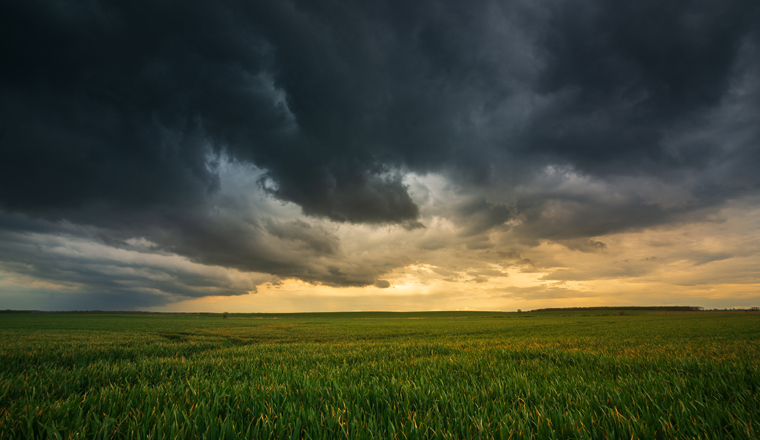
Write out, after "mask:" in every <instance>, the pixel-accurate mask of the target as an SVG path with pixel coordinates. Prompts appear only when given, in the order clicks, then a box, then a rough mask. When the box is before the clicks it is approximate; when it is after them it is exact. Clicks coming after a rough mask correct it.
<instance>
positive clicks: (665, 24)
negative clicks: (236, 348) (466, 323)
mask: <svg viewBox="0 0 760 440" xmlns="http://www.w3.org/2000/svg"><path fill="white" fill-rule="evenodd" d="M759 22H760V5H758V4H757V2H753V1H743V0H736V1H724V2H719V3H704V2H702V3H689V4H679V5H672V4H665V3H662V2H656V1H638V2H624V3H616V4H614V5H612V4H606V3H605V2H601V1H570V2H562V3H556V2H549V1H546V2H543V1H540V2H524V1H507V2H499V1H478V2H475V3H468V4H467V5H464V4H463V3H461V2H456V1H447V0H426V1H421V2H400V1H383V2H370V3H366V4H358V3H357V4H345V5H340V6H336V5H333V4H328V3H326V2H322V1H309V2H302V1H276V2H275V1H272V2H243V1H225V2H221V3H218V2H217V3H197V4H195V3H194V4H188V3H187V2H172V1H169V2H149V1H140V0H138V1H132V2H120V1H103V2H87V3H81V2H73V1H59V2H53V3H51V2H45V1H34V0H32V1H21V0H8V1H5V2H3V4H2V5H0V47H2V53H3V54H4V55H3V56H4V59H3V65H4V68H3V69H2V70H0V232H1V233H2V234H3V235H2V240H3V242H2V243H0V244H2V248H1V250H2V255H0V260H1V261H2V262H3V263H2V264H4V265H6V266H4V267H6V269H7V270H10V271H12V272H14V273H16V272H18V273H21V272H23V273H25V274H27V275H28V276H31V277H39V278H46V279H51V280H53V279H54V280H56V282H59V281H60V282H67V283H79V284H80V285H82V286H89V287H87V288H88V289H94V290H97V289H104V290H108V291H112V292H121V291H136V290H134V289H148V290H151V289H152V290H151V291H153V292H162V293H161V295H164V294H166V295H170V296H171V295H177V296H186V297H197V296H203V295H228V294H242V293H245V292H248V291H253V290H255V285H256V283H266V282H269V281H268V280H278V279H287V278H295V279H300V280H304V281H307V282H309V283H316V284H319V283H321V284H326V285H330V286H372V285H374V286H376V287H379V288H387V287H389V286H390V284H391V283H390V282H389V281H387V280H385V279H384V278H383V277H384V275H385V274H387V273H390V272H392V271H394V270H397V269H399V268H402V267H404V266H405V265H409V264H417V263H429V264H432V265H433V266H435V267H438V268H440V270H446V271H450V272H452V273H468V270H469V271H470V272H471V273H472V276H471V278H472V280H474V281H486V280H488V279H489V277H494V276H496V277H498V276H499V275H493V274H491V273H490V272H487V271H488V270H491V269H489V267H490V266H489V264H492V263H494V262H498V263H499V264H501V263H503V264H515V265H517V264H518V263H516V262H517V261H519V260H521V259H517V260H515V259H508V258H502V257H503V255H505V252H513V251H512V250H514V249H518V248H519V249H528V248H531V247H536V246H539V245H541V244H542V243H546V242H553V243H560V244H562V245H563V246H565V247H566V248H568V249H571V250H578V251H581V252H584V253H599V252H604V251H605V249H607V247H608V246H609V244H608V243H607V242H606V241H605V240H604V238H603V237H604V236H605V235H610V234H619V233H625V232H631V231H641V230H643V229H646V228H652V227H660V226H667V225H671V224H682V223H689V222H695V221H703V220H705V219H709V218H710V216H711V215H714V213H715V212H717V211H718V210H720V209H721V207H722V206H724V205H725V203H726V202H727V201H730V200H738V199H741V198H743V197H752V196H754V195H756V193H757V191H758V188H760V177H758V176H760V175H759V174H758V173H757V169H758V167H760V155H758V149H759V148H760V147H759V145H760V99H758V96H760V28H759V27H758V25H757V23H759ZM642 23H645V24H646V25H644V26H642ZM386 228H388V229H389V230H392V232H388V234H387V235H386V236H382V235H380V234H379V232H378V231H382V230H385V229H386ZM46 237H47V238H46ZM50 240H52V241H50ZM55 240H59V242H58V244H50V243H54V242H55ZM130 240H131V241H130ZM134 240H145V242H146V243H150V246H149V248H145V249H142V250H139V251H138V250H135V249H133V247H134V245H131V244H129V243H136V242H135V241H134ZM43 242H44V243H48V244H45V245H43ZM85 242H87V243H90V244H89V245H87V246H90V247H87V246H85V247H81V246H84V244H83V243H85ZM36 246H40V247H39V248H40V249H43V250H45V251H43V252H41V253H34V252H33V251H32V249H35V248H37V247H36ZM77 246H80V248H81V249H87V250H86V251H85V250H82V252H83V253H84V254H87V253H92V255H96V254H98V253H101V252H105V251H104V249H106V248H109V249H114V250H115V251H114V252H117V251H118V252H117V253H116V254H113V255H114V256H113V258H114V261H116V260H119V259H123V260H124V261H132V260H130V259H131V258H133V257H134V254H133V253H134V252H139V253H141V254H140V255H143V254H144V258H146V260H144V261H143V262H141V263H139V264H137V263H124V265H122V266H119V265H118V264H116V263H114V266H113V267H111V266H109V267H108V268H107V267H106V266H103V265H98V264H96V263H97V262H96V261H89V260H87V258H84V259H82V258H80V257H81V255H80V254H70V253H68V254H65V255H62V254H56V253H55V252H53V249H64V248H72V249H73V248H77ZM56 252H57V251H56ZM119 252H122V253H119ZM514 252H518V253H519V250H517V251H514ZM452 253H455V254H452ZM51 255H58V257H56V258H51V257H50V256H51ZM149 255H150V256H151V257H148V256H149ZM453 255H455V256H456V257H454V256H453ZM154 256H155V257H154ZM158 256H160V257H158ZM175 257H176V258H180V259H183V260H182V261H186V262H187V264H188V265H189V266H187V268H192V269H187V270H185V269H182V270H180V269H176V271H174V272H173V270H174V269H172V270H169V269H166V268H164V267H163V266H162V264H164V263H160V262H159V260H161V258H175ZM141 258H143V257H141ZM153 258H157V259H153ZM710 258H711V257H706V259H705V261H713V260H710ZM454 260H456V261H454ZM161 261H163V260H161ZM167 261H168V260H167ZM172 261H173V260H172ZM715 261H717V260H715ZM534 263H535V264H538V265H541V264H544V265H546V266H551V265H552V264H559V263H556V262H551V261H549V260H548V259H547V260H545V261H544V262H532V263H531V264H534ZM193 265H195V266H193ZM464 266H467V267H464ZM523 266H525V265H524V264H522V263H520V267H523ZM116 268H118V270H117V269H116ZM209 268H220V269H219V270H222V269H224V270H229V271H232V272H230V273H234V274H236V275H235V277H238V276H240V277H242V278H240V279H238V278H235V280H234V281H230V280H227V281H224V280H221V281H220V278H219V277H221V276H222V275H218V274H217V275H210V273H211V272H209V273H207V274H206V275H198V276H196V275H191V274H190V272H193V271H198V273H206V272H204V271H208V270H211V271H212V272H214V271H215V270H217V269H209ZM193 273H195V272H193ZM214 273H216V272H214ZM248 273H250V274H253V275H251V277H252V278H251V279H250V280H248V281H240V280H242V279H244V278H245V276H243V275H240V274H248ZM571 273H572V271H570V272H567V274H571ZM198 277H200V278H198ZM554 277H555V278H557V279H559V278H561V277H560V275H559V274H556V275H555V276H554ZM569 277H570V275H567V276H565V277H564V279H569ZM577 277H581V275H578V276H577ZM222 278H223V277H222ZM452 279H453V278H452ZM467 279H470V278H467ZM140 280H143V281H140ZM161 280H164V281H161ZM250 283H254V284H253V287H251V286H250V285H249V284H250ZM124 289H126V290H124ZM130 289H132V290H130ZM146 295H149V294H147V293H146ZM157 295H158V294H157ZM157 301H159V300H157Z"/></svg>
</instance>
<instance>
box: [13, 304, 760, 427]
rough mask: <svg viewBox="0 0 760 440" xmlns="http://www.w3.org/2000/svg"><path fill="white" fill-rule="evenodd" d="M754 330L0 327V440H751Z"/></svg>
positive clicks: (123, 323)
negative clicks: (605, 439)
mask: <svg viewBox="0 0 760 440" xmlns="http://www.w3.org/2000/svg"><path fill="white" fill-rule="evenodd" d="M759 388H760V313H715V312H695V313H647V312H634V313H628V314H626V315H624V316H618V315H613V314H611V313H609V312H595V313H594V312H589V313H575V314H572V313H561V312H546V313H521V314H517V313H503V314H502V313H453V312H450V313H398V314H393V313H345V314H298V315H230V317H229V318H228V319H223V318H222V317H221V316H220V315H148V314H136V315H127V314H113V315H106V314H44V313H41V314H0V438H104V439H111V438H150V439H158V438H164V439H165V438H169V439H174V438H179V439H184V438H207V439H216V438H244V437H245V438H277V439H290V438H314V439H317V438H324V439H328V438H329V439H332V438H399V439H416V438H457V439H459V438H510V437H511V438H542V439H543V438H632V437H633V438H758V437H760V392H758V391H759Z"/></svg>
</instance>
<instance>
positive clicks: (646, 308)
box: [531, 306, 705, 312]
mask: <svg viewBox="0 0 760 440" xmlns="http://www.w3.org/2000/svg"><path fill="white" fill-rule="evenodd" d="M704 309H705V308H704V307H699V306H623V307H606V306H605V307H551V308H546V309H535V310H531V312H576V311H577V312H591V311H604V310H609V311H612V310H641V311H652V312H699V311H702V310H704Z"/></svg>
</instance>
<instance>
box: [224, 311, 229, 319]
mask: <svg viewBox="0 0 760 440" xmlns="http://www.w3.org/2000/svg"><path fill="white" fill-rule="evenodd" d="M229 315H230V314H229V313H227V312H224V313H222V318H225V319H226V318H227V317H228V316H229Z"/></svg>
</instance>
